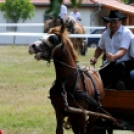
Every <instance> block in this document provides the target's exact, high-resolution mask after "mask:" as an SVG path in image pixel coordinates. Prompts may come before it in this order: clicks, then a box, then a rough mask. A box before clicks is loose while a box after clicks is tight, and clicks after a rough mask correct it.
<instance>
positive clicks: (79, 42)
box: [44, 16, 87, 55]
mask: <svg viewBox="0 0 134 134" xmlns="http://www.w3.org/2000/svg"><path fill="white" fill-rule="evenodd" d="M63 23H65V25H66V27H67V29H68V32H69V33H70V34H85V30H84V28H83V26H82V25H81V24H80V23H78V22H75V20H74V18H73V17H71V16H67V17H66V19H65V20H64V22H63V20H62V19H61V18H60V17H57V18H55V19H49V20H46V21H45V23H44V33H47V32H48V31H49V29H50V28H54V27H56V26H61V25H62V24H63ZM71 41H72V43H73V46H74V49H75V50H76V51H77V52H78V54H82V55H86V53H87V46H86V44H84V38H71Z"/></svg>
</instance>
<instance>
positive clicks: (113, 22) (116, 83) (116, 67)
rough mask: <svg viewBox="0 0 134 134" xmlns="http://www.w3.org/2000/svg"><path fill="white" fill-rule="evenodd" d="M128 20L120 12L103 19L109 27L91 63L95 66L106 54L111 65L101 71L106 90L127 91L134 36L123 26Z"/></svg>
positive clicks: (112, 12) (112, 13)
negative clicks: (130, 50)
mask: <svg viewBox="0 0 134 134" xmlns="http://www.w3.org/2000/svg"><path fill="white" fill-rule="evenodd" d="M126 18H127V17H126V16H123V15H122V14H121V12H120V11H118V10H113V11H112V10H111V11H110V13H109V15H108V17H102V19H103V20H104V21H105V22H106V23H109V26H108V27H107V29H106V30H105V31H104V32H103V33H102V36H101V39H100V41H99V45H98V47H97V48H96V50H95V53H94V57H92V58H91V59H90V62H91V63H92V64H93V65H94V64H95V63H96V62H97V59H98V58H99V56H100V55H101V54H102V52H105V53H106V60H107V61H108V62H109V63H108V64H107V66H105V67H103V68H102V69H100V70H99V73H100V76H101V78H102V81H103V84H104V87H105V88H114V89H115V88H116V89H125V86H124V83H126V75H127V76H128V75H129V71H130V70H129V65H130V64H131V63H132V61H131V57H130V54H129V51H128V50H129V47H130V43H131V39H132V36H133V34H132V32H131V31H130V30H129V29H128V28H126V27H124V26H123V25H122V23H123V21H125V19H126Z"/></svg>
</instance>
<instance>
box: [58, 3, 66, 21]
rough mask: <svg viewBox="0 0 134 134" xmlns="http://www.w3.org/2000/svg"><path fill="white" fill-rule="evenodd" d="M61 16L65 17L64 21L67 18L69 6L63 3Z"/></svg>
mask: <svg viewBox="0 0 134 134" xmlns="http://www.w3.org/2000/svg"><path fill="white" fill-rule="evenodd" d="M59 16H60V17H61V18H62V19H63V21H64V20H65V19H66V17H67V7H66V6H65V5H63V4H61V6H60V14H59Z"/></svg>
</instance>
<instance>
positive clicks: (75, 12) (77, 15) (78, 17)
mask: <svg viewBox="0 0 134 134" xmlns="http://www.w3.org/2000/svg"><path fill="white" fill-rule="evenodd" d="M69 16H72V17H73V18H74V20H75V22H80V21H81V15H80V13H79V12H78V9H77V7H74V10H73V12H71V13H70V14H69Z"/></svg>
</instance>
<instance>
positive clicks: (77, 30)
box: [65, 16, 86, 54]
mask: <svg viewBox="0 0 134 134" xmlns="http://www.w3.org/2000/svg"><path fill="white" fill-rule="evenodd" d="M65 24H66V27H67V29H68V31H69V33H70V34H85V30H84V28H83V26H82V25H81V24H80V23H78V22H75V20H74V18H73V17H71V16H68V17H67V18H66V19H65ZM71 41H72V43H73V46H74V49H75V50H76V51H77V52H78V54H83V52H85V51H86V50H85V49H86V48H85V44H84V38H71Z"/></svg>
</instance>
